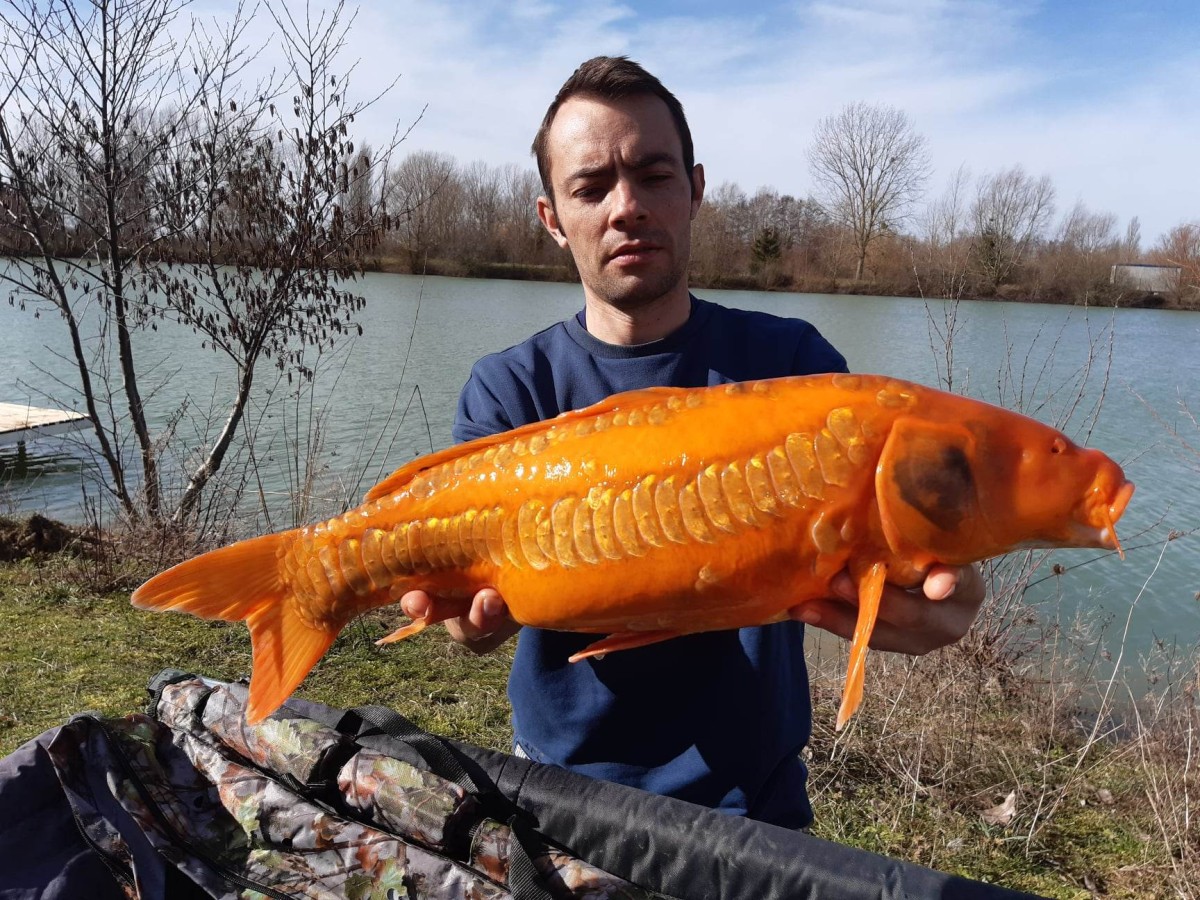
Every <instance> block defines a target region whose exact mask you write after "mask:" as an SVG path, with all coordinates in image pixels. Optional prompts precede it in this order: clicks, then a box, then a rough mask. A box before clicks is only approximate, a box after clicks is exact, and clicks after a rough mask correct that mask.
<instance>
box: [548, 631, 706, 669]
mask: <svg viewBox="0 0 1200 900" xmlns="http://www.w3.org/2000/svg"><path fill="white" fill-rule="evenodd" d="M683 633H684V632H682V631H671V630H669V629H663V630H661V631H618V632H616V633H615V634H610V635H609V636H608V637H606V638H604V639H602V640H599V641H596V643H594V644H588V645H587V646H586V647H584V648H583V649H582V650H580V651H579V652H578V653H574V654H572V655H571V658H570V661H571V662H573V663H576V662H580V661H581V660H585V659H591V658H592V657H601V656H603V655H604V654H605V653H612V652H613V651H614V650H632V649H633V648H634V647H645V646H646V645H647V644H657V643H658V642H659V641H669V640H670V639H671V638H675V637H679V636H680V635H682V634H683Z"/></svg>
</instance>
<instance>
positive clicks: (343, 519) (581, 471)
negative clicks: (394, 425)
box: [132, 375, 1133, 728]
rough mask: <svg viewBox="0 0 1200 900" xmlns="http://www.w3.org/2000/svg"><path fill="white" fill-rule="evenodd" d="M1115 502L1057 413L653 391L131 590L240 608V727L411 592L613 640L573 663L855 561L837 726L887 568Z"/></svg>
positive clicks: (791, 597)
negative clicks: (855, 600) (349, 629)
mask: <svg viewBox="0 0 1200 900" xmlns="http://www.w3.org/2000/svg"><path fill="white" fill-rule="evenodd" d="M1132 494H1133V485H1132V484H1131V483H1130V482H1128V481H1127V480H1126V479H1125V475H1124V473H1123V472H1122V470H1121V468H1120V466H1118V465H1117V464H1116V463H1115V462H1113V461H1112V460H1111V459H1109V458H1108V457H1107V456H1105V455H1104V454H1103V453H1101V452H1099V451H1097V450H1090V449H1084V448H1081V447H1079V446H1077V445H1075V444H1074V443H1072V442H1071V441H1070V440H1069V439H1068V438H1067V437H1065V436H1064V435H1063V434H1061V433H1060V432H1058V431H1056V430H1055V429H1053V428H1050V427H1048V426H1046V425H1043V424H1040V423H1038V422H1036V421H1034V420H1032V419H1029V418H1026V417H1025V416H1022V415H1019V414H1017V413H1013V412H1009V411H1007V410H1004V409H1001V408H999V407H996V406H992V405H990V404H987V403H982V402H980V401H977V400H971V399H967V398H965V397H960V396H957V395H954V394H948V393H944V392H942V391H938V390H933V389H931V388H927V387H922V386H920V385H916V384H911V383H909V382H904V381H899V380H895V379H891V378H885V377H881V376H872V375H816V376H807V377H793V378H779V379H770V380H765V381H757V382H746V383H737V384H728V385H718V386H716V387H709V388H692V389H679V388H651V389H647V390H641V391H632V392H629V393H624V394H617V395H614V396H612V397H610V398H608V399H607V400H604V401H603V402H601V403H598V404H596V405H594V406H591V407H588V408H586V409H582V410H578V411H575V412H568V413H564V414H563V415H560V416H558V417H557V418H554V419H549V420H546V421H543V422H538V423H534V424H531V425H527V426H524V427H522V428H517V429H514V430H512V431H508V432H505V433H503V434H497V435H494V436H491V437H486V438H480V439H479V440H475V441H471V442H469V443H466V444H461V445H458V446H454V447H450V448H448V449H446V450H442V451H440V452H438V453H433V454H430V455H428V456H424V457H421V458H419V459H416V460H414V461H412V462H411V463H409V464H408V465H406V466H404V467H402V468H400V469H399V470H397V471H396V472H395V473H393V474H392V475H391V476H390V477H388V478H387V479H385V480H384V481H382V482H381V483H380V484H378V485H376V486H375V487H374V488H373V489H372V490H371V491H370V492H369V493H368V494H367V497H366V501H365V502H364V503H363V505H362V506H360V507H358V508H357V509H353V510H351V511H350V512H347V513H346V514H344V515H342V516H338V517H337V518H334V519H330V520H329V521H327V522H322V523H320V524H317V525H312V526H309V527H305V528H300V529H295V530H291V531H285V532H281V533H278V534H270V535H266V536H263V537H257V538H252V539H250V540H246V541H241V542H240V543H236V544H233V545H231V546H228V547H224V548H221V549H218V550H214V551H212V552H210V553H205V554H203V555H201V556H198V557H196V558H194V559H191V560H188V561H186V562H183V563H181V564H179V565H177V566H175V567H174V568H171V569H169V570H167V571H165V572H163V573H162V574H160V575H158V576H156V577H154V578H152V579H151V580H150V581H148V582H146V583H145V584H144V585H142V586H141V587H139V588H138V589H137V590H136V591H134V593H133V598H132V599H133V604H134V605H135V606H138V607H142V608H145V609H157V610H181V611H184V612H188V613H192V614H193V615H197V616H201V617H203V618H207V619H225V620H230V621H236V620H244V621H245V622H246V623H247V625H248V626H249V628H250V635H251V639H252V643H253V673H252V677H251V682H250V703H249V708H248V719H249V721H251V722H257V721H260V720H261V719H263V718H265V717H266V716H267V715H269V714H270V713H271V712H273V711H274V710H275V709H277V708H278V707H279V706H280V705H281V704H282V703H283V702H284V700H286V699H287V697H288V696H289V695H290V694H291V693H292V691H293V690H294V689H295V688H296V687H297V686H298V685H299V684H300V682H301V681H302V680H303V679H304V677H305V676H306V675H307V674H308V672H309V671H310V670H311V669H312V667H313V666H314V665H315V664H316V662H317V660H318V659H320V657H321V656H322V655H323V654H324V653H325V652H326V650H328V649H329V646H330V645H331V644H332V643H333V641H334V639H335V638H336V637H337V635H338V633H339V632H340V631H341V630H342V628H344V627H345V626H346V624H347V623H348V622H350V620H352V619H353V618H354V617H356V616H358V615H360V614H362V613H364V612H366V611H367V610H370V609H374V608H376V607H380V606H385V605H387V604H390V603H395V602H397V601H398V600H399V599H400V597H401V596H402V595H403V594H404V593H406V592H407V591H410V590H414V589H421V590H424V591H427V592H429V593H430V594H431V595H436V596H439V597H442V598H447V599H450V600H457V601H458V605H457V608H458V611H459V612H460V613H465V612H466V611H467V609H468V608H469V605H470V601H471V598H472V597H473V596H474V594H475V593H476V591H478V590H479V589H481V588H483V587H487V586H492V587H495V588H496V589H497V590H498V591H499V592H500V594H501V596H503V597H504V599H505V601H506V602H507V604H508V609H509V612H510V614H511V615H512V617H513V618H514V619H515V620H516V621H517V622H520V623H522V624H524V625H533V626H537V627H539V628H551V629H557V630H564V631H578V632H586V633H592V634H598V635H607V637H604V638H602V639H600V640H598V641H596V642H595V643H593V644H591V645H590V646H588V647H587V648H586V649H585V650H584V651H583V652H581V653H579V654H576V655H575V656H574V657H572V662H578V661H580V660H582V659H586V658H587V657H590V656H597V655H599V654H602V653H610V652H613V651H616V650H624V649H628V648H632V647H641V646H645V645H647V644H653V643H656V642H658V641H665V640H668V639H670V638H673V637H677V636H679V635H683V634H690V633H694V632H701V631H711V630H717V629H725V628H740V627H743V626H748V625H763V624H767V623H771V622H779V621H782V620H784V619H786V618H787V617H788V610H789V609H790V608H791V607H794V606H796V605H798V604H801V603H803V602H805V601H807V600H812V599H815V598H821V597H829V596H832V591H831V590H830V581H831V580H832V579H833V577H834V576H835V575H836V574H837V573H839V572H840V571H842V570H843V569H848V570H849V572H850V575H851V577H852V578H853V579H854V581H855V583H856V584H857V586H858V592H859V612H858V623H857V628H856V630H855V633H854V637H853V641H852V643H851V649H850V661H849V668H848V672H847V676H846V683H845V688H844V692H843V697H842V704H841V709H840V710H839V713H838V727H839V728H840V727H841V726H842V725H843V724H844V723H845V722H846V721H847V719H849V717H850V716H851V715H852V714H853V713H854V711H855V709H856V708H857V707H858V705H859V703H860V702H861V699H862V694H863V678H864V672H865V668H864V666H865V660H866V654H867V645H868V641H869V640H870V636H871V630H872V628H873V626H874V623H875V619H876V615H877V613H878V611H879V605H880V599H881V595H882V591H883V586H884V582H885V581H888V582H893V583H896V584H901V585H916V584H918V583H919V582H920V581H921V579H922V576H923V574H924V573H925V572H926V571H927V570H928V568H929V567H930V566H931V565H933V564H934V563H945V564H949V565H964V564H967V563H972V562H976V561H979V560H983V559H987V558H989V557H993V556H998V555H1000V554H1003V553H1007V552H1009V551H1012V550H1016V549H1020V548H1029V547H1096V548H1107V549H1110V550H1117V551H1120V549H1121V545H1120V543H1119V542H1118V540H1117V534H1116V529H1115V523H1116V522H1117V520H1118V519H1119V518H1120V517H1121V514H1122V513H1123V512H1124V511H1125V507H1126V505H1127V504H1128V502H1129V499H1130V497H1131V496H1132ZM430 624H433V623H432V622H430V621H425V620H417V621H414V622H412V623H411V624H408V625H406V626H404V627H403V628H400V629H399V630H397V631H396V632H394V633H393V634H391V635H389V636H388V637H386V638H384V639H383V640H382V641H381V642H380V643H385V642H389V641H395V640H400V639H403V638H406V637H408V636H410V635H413V634H416V633H417V632H419V631H421V630H422V629H424V628H426V627H427V626H429V625H430Z"/></svg>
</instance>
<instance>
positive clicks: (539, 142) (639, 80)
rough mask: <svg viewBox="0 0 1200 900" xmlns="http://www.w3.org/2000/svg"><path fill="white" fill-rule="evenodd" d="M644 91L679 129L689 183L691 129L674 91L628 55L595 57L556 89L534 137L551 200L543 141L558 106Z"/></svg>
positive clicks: (692, 155) (540, 171)
mask: <svg viewBox="0 0 1200 900" xmlns="http://www.w3.org/2000/svg"><path fill="white" fill-rule="evenodd" d="M643 94H652V95H654V96H655V97H658V98H659V99H660V100H662V102H663V103H665V104H666V105H667V109H668V110H669V111H670V113H671V118H672V119H673V120H674V121H675V130H676V131H678V132H679V142H680V143H681V144H682V145H683V168H684V170H685V171H686V172H687V177H688V184H691V183H692V169H693V168H695V165H696V154H695V151H694V150H693V148H692V132H691V130H690V129H689V128H688V123H687V117H686V116H685V115H684V114H683V105H682V104H681V103H680V102H679V100H677V99H676V97H675V95H674V94H672V93H671V92H670V91H668V90H667V89H666V88H665V87H663V83H662V82H661V81H659V80H658V79H657V78H655V77H654V76H653V75H651V74H650V73H649V72H647V71H646V70H645V69H643V68H642V67H641V66H640V65H638V64H637V63H635V62H634V61H633V60H631V59H630V58H629V57H627V56H596V57H593V58H592V59H589V60H588V61H587V62H585V63H583V65H581V66H580V67H579V68H578V69H576V70H575V71H574V72H573V73H572V74H571V77H570V78H568V79H567V80H566V81H565V82H564V83H563V86H562V87H561V88H559V90H558V95H557V96H556V97H555V98H554V102H553V103H551V104H550V108H549V109H547V110H546V115H545V117H544V118H543V119H542V127H541V128H539V129H538V132H537V135H536V136H535V137H534V139H533V155H534V156H535V157H536V158H537V166H538V174H539V175H541V177H542V189H543V190H544V191H545V192H546V196H547V197H549V198H550V200H551V201H553V200H554V186H553V185H552V184H551V183H550V160H549V154H548V151H547V149H546V144H547V143H548V138H549V134H550V126H551V125H552V124H553V122H554V117H555V116H556V115H557V114H558V108H559V107H560V106H562V105H563V104H564V103H565V102H566V101H567V100H569V99H570V98H571V97H575V96H580V95H583V96H592V97H599V98H600V99H602V100H622V99H624V98H626V97H636V96H640V95H643Z"/></svg>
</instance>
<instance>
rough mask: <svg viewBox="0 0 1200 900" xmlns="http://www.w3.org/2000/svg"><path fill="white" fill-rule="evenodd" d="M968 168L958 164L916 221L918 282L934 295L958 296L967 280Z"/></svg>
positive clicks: (951, 297) (915, 263)
mask: <svg viewBox="0 0 1200 900" xmlns="http://www.w3.org/2000/svg"><path fill="white" fill-rule="evenodd" d="M969 181H970V172H969V171H968V170H967V168H966V166H965V165H961V166H959V167H958V168H957V169H956V170H955V172H954V174H953V175H952V176H951V177H950V181H949V183H948V184H947V185H946V190H945V192H944V193H943V194H942V196H941V197H939V198H938V199H937V200H934V201H933V202H932V203H930V204H929V205H928V206H927V207H926V209H925V212H924V213H923V214H922V216H921V218H920V220H919V225H920V232H921V237H922V238H923V250H924V254H923V258H921V259H917V260H914V265H915V266H916V269H917V280H918V283H919V284H927V285H929V286H930V287H931V288H932V293H933V294H934V295H935V296H938V297H943V298H946V299H954V298H958V297H961V296H962V295H963V293H964V292H965V291H966V289H967V280H968V256H969V244H968V223H967V207H966V194H967V185H968V183H969Z"/></svg>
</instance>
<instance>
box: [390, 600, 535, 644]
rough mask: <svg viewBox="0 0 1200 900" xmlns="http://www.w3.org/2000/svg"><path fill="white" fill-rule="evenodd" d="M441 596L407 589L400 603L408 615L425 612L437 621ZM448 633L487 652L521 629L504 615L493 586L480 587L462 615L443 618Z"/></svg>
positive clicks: (419, 616) (412, 615)
mask: <svg viewBox="0 0 1200 900" xmlns="http://www.w3.org/2000/svg"><path fill="white" fill-rule="evenodd" d="M446 602H447V601H445V600H439V599H438V598H436V597H430V596H429V594H427V593H425V591H409V592H408V593H407V594H405V595H404V596H403V597H401V598H400V607H401V608H402V609H403V610H404V614H405V615H406V616H408V617H409V618H410V619H420V618H424V617H425V616H428V617H429V618H430V619H432V620H433V621H439V619H440V616H439V613H441V612H442V609H443V607H442V606H441V605H442V604H444V603H446ZM443 624H444V625H445V626H446V630H447V631H448V632H450V637H452V638H454V640H456V641H458V643H460V644H462V645H463V646H464V647H466V648H467V649H469V650H472V651H474V652H475V653H491V652H492V651H493V650H495V649H496V648H497V647H499V646H500V645H501V644H503V643H504V642H505V641H507V640H508V639H509V638H510V637H512V636H513V635H514V634H516V633H517V632H518V631H520V630H521V626H520V625H519V624H517V623H516V622H514V621H513V620H512V619H511V618H509V615H508V607H507V606H505V605H504V599H503V598H502V597H501V596H500V592H499V591H497V590H496V589H495V588H484V589H483V590H481V591H480V592H479V593H478V594H476V595H475V599H474V600H472V601H471V609H470V612H468V613H467V614H466V615H465V616H457V617H454V618H450V619H445V620H444V622H443Z"/></svg>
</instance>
